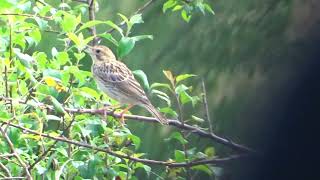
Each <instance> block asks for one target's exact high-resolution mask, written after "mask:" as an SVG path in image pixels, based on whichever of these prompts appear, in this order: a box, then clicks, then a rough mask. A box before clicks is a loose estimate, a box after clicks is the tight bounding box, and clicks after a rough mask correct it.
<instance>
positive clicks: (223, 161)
mask: <svg viewBox="0 0 320 180" xmlns="http://www.w3.org/2000/svg"><path fill="white" fill-rule="evenodd" d="M3 124H7V125H8V126H11V127H15V128H18V129H21V130H23V131H24V132H27V133H30V134H34V135H39V136H41V137H46V138H50V139H53V140H56V141H61V142H65V143H69V144H73V145H76V146H79V147H85V148H89V149H92V150H95V151H100V152H105V153H107V154H110V155H112V156H115V157H119V158H121V159H128V160H131V161H135V162H141V163H145V164H153V165H161V166H167V167H192V166H196V165H201V164H213V165H217V166H223V165H225V164H226V163H229V162H230V161H234V160H238V159H240V158H245V157H248V154H238V155H230V156H228V157H225V158H210V159H200V160H193V161H190V162H181V163H175V162H170V161H158V160H151V159H141V158H136V157H132V156H129V155H126V154H120V153H117V152H114V151H111V150H110V149H103V148H99V147H97V146H92V145H90V144H87V143H82V142H79V141H73V140H70V139H68V138H64V137H54V136H50V135H48V134H42V133H39V132H37V131H33V130H31V129H27V128H25V127H22V126H20V125H16V124H12V123H9V122H3Z"/></svg>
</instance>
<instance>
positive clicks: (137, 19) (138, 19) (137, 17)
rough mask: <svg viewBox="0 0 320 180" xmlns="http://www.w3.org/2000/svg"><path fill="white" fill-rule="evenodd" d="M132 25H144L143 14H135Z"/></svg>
mask: <svg viewBox="0 0 320 180" xmlns="http://www.w3.org/2000/svg"><path fill="white" fill-rule="evenodd" d="M129 21H130V22H131V23H132V24H139V23H143V20H142V14H135V15H133V16H132V17H131V18H130V20H129Z"/></svg>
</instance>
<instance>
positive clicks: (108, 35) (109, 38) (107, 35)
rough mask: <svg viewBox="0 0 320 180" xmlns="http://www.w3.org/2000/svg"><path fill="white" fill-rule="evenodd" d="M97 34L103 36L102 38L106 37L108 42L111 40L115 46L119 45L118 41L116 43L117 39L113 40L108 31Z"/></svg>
mask: <svg viewBox="0 0 320 180" xmlns="http://www.w3.org/2000/svg"><path fill="white" fill-rule="evenodd" d="M98 36H100V37H102V38H104V39H106V40H108V41H110V42H112V43H113V44H114V45H115V46H117V47H118V46H119V43H118V41H117V40H115V39H114V38H113V37H112V35H111V34H110V33H106V34H99V35H98Z"/></svg>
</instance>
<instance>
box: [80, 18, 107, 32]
mask: <svg viewBox="0 0 320 180" xmlns="http://www.w3.org/2000/svg"><path fill="white" fill-rule="evenodd" d="M103 23H105V22H104V21H98V20H93V21H88V22H86V23H84V24H83V25H82V26H81V27H80V28H79V29H78V30H77V31H76V32H75V33H78V32H80V31H81V30H83V29H86V28H89V27H92V26H95V25H98V24H103Z"/></svg>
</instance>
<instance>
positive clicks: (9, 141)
mask: <svg viewBox="0 0 320 180" xmlns="http://www.w3.org/2000/svg"><path fill="white" fill-rule="evenodd" d="M0 131H1V133H2V136H3V138H4V139H5V140H6V141H7V143H8V145H9V148H10V149H11V151H12V153H13V154H14V156H15V158H16V159H17V160H18V162H19V164H20V165H21V166H22V167H23V169H24V170H25V173H26V174H27V177H28V178H27V179H33V178H32V176H31V174H30V172H29V170H28V168H27V165H26V164H25V163H24V162H23V161H22V159H21V158H20V156H19V155H18V153H17V152H16V150H15V148H14V146H13V144H12V142H11V140H10V138H9V137H8V135H7V134H6V133H5V132H4V130H3V129H2V127H1V126H0Z"/></svg>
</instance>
